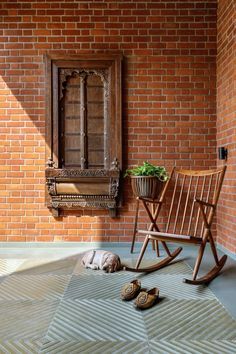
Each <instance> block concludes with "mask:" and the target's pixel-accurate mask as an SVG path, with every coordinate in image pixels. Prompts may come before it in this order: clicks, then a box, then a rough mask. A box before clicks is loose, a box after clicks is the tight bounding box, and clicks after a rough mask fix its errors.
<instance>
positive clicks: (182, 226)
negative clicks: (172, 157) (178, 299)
mask: <svg viewBox="0 0 236 354" xmlns="http://www.w3.org/2000/svg"><path fill="white" fill-rule="evenodd" d="M225 170H226V167H223V168H219V169H216V170H203V171H192V170H178V169H176V168H174V169H173V170H172V173H171V176H170V179H169V180H168V182H167V183H166V185H165V187H164V189H163V191H162V193H161V195H160V198H159V199H158V200H150V199H145V198H139V201H141V202H142V203H143V206H144V208H145V210H146V211H147V214H148V217H149V219H150V221H151V223H150V225H149V227H148V229H147V230H137V233H139V234H146V237H145V240H144V243H143V246H142V249H141V252H140V255H139V257H138V260H137V263H136V266H135V268H129V267H126V270H129V271H134V272H150V271H154V270H158V269H160V268H162V267H164V266H166V265H167V264H168V263H170V262H171V261H172V260H173V259H174V258H175V257H177V256H178V254H179V253H180V252H181V250H182V248H181V247H179V248H177V249H176V250H175V251H174V252H170V250H169V248H168V246H167V244H166V242H169V241H170V242H173V243H179V242H180V243H190V244H198V245H199V251H198V256H197V259H196V263H195V266H194V270H193V279H192V280H189V279H184V281H185V282H186V283H189V284H196V285H197V284H203V283H208V282H210V281H211V280H212V279H213V278H215V277H216V276H217V274H218V273H219V272H220V270H221V269H222V267H223V266H224V264H225V262H226V259H227V256H226V255H224V256H223V257H222V258H220V259H219V258H218V255H217V251H216V246H215V242H214V239H213V236H212V231H211V226H212V222H213V217H214V214H215V210H216V206H217V202H218V199H219V195H220V190H221V187H222V183H223V179H224V175H225ZM165 204H166V209H165V210H166V215H164V216H163V217H165V216H166V227H165V230H164V231H161V230H160V228H159V226H158V225H157V218H158V216H159V214H160V211H161V210H162V209H163V207H164V205H165ZM153 206H155V208H154V210H155V212H154V213H153ZM165 210H163V211H165ZM136 222H137V220H136ZM135 234H136V233H135ZM135 234H134V237H135ZM150 240H152V241H154V242H158V241H160V242H161V243H162V245H163V248H164V250H165V251H166V253H167V257H166V258H164V259H163V260H161V261H159V262H158V263H156V264H155V265H153V266H150V267H146V268H139V265H140V263H141V261H142V258H143V256H144V253H145V250H146V248H147V245H148V243H149V241H150ZM207 242H209V243H210V247H211V250H212V253H213V256H214V260H215V263H216V264H215V266H214V268H212V269H211V270H210V271H209V272H208V273H207V274H206V275H205V276H203V277H201V278H198V279H197V275H198V271H199V267H200V264H201V260H202V257H203V253H204V249H205V246H206V243H207ZM133 244H134V240H133Z"/></svg>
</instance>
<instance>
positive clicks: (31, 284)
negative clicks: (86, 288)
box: [0, 274, 70, 301]
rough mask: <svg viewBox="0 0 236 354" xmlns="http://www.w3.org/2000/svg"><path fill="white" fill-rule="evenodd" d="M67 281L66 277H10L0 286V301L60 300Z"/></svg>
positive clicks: (67, 277)
mask: <svg viewBox="0 0 236 354" xmlns="http://www.w3.org/2000/svg"><path fill="white" fill-rule="evenodd" d="M69 280H70V276H68V275H53V274H51V275H22V276H18V275H12V276H9V277H7V278H6V279H5V280H4V281H3V283H2V284H1V287H0V301H2V300H19V299H22V300H27V299H28V300H34V299H39V300H40V299H48V300H50V299H55V298H61V296H62V295H63V293H64V291H65V288H66V286H67V284H68V282H69Z"/></svg>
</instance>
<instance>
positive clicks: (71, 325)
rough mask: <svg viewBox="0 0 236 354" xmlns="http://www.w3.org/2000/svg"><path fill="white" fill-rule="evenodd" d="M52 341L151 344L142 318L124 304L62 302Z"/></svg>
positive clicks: (128, 305)
mask: <svg viewBox="0 0 236 354" xmlns="http://www.w3.org/2000/svg"><path fill="white" fill-rule="evenodd" d="M46 339H48V340H59V341H63V340H78V341H81V340H122V341H125V340H134V341H137V340H147V335H146V329H145V327H144V322H143V318H142V314H141V313H140V312H139V311H136V310H135V309H134V308H133V305H132V303H127V302H126V303H123V302H122V301H120V300H81V301H74V300H66V301H64V300H63V301H61V303H60V305H59V308H58V310H57V313H56V315H55V317H54V319H53V321H52V323H51V325H50V328H49V330H48V333H47V337H46Z"/></svg>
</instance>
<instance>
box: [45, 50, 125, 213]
mask: <svg viewBox="0 0 236 354" xmlns="http://www.w3.org/2000/svg"><path fill="white" fill-rule="evenodd" d="M121 63H122V56H121V55H117V54H93V55H91V54H90V55H79V56H78V55H77V56H72V57H67V56H66V57H65V56H48V55H47V56H45V64H46V108H47V112H46V159H47V168H46V171H45V175H46V185H47V192H46V204H47V206H48V208H49V209H51V210H52V212H53V214H54V215H55V216H58V215H59V213H60V211H61V210H64V209H80V208H86V209H91V208H93V209H108V210H109V211H110V214H111V216H114V215H115V214H116V208H117V206H118V205H119V195H120V190H119V189H120V171H121V169H122V125H121V120H122V113H121ZM86 75H98V76H100V77H101V80H102V82H103V84H104V165H103V166H100V167H99V168H88V166H87V165H86V158H85V155H86V151H85V148H84V150H83V146H82V145H83V144H82V145H81V151H80V154H81V160H80V163H79V165H80V166H76V167H66V166H64V165H63V159H62V155H63V154H62V152H61V150H60V143H61V142H62V140H61V137H62V136H63V132H62V131H61V128H60V127H61V124H62V123H61V121H62V120H61V114H63V112H61V111H63V109H62V105H61V102H62V100H63V95H64V92H63V90H64V91H65V90H66V85H67V82H68V80H70V78H71V77H76V76H78V77H79V78H80V79H81V85H83V76H86ZM81 87H82V86H81ZM82 95H83V93H82ZM80 109H81V112H80V119H81V121H83V118H84V116H83V114H84V113H83V110H84V108H83V106H82V105H80ZM83 134H85V133H84V131H83V130H81V140H80V142H81V141H82V139H83ZM84 146H85V145H84ZM91 186H92V188H91ZM87 187H88V188H87ZM78 190H79V192H78ZM80 190H82V192H80ZM73 191H76V193H75V192H73ZM87 191H88V192H87Z"/></svg>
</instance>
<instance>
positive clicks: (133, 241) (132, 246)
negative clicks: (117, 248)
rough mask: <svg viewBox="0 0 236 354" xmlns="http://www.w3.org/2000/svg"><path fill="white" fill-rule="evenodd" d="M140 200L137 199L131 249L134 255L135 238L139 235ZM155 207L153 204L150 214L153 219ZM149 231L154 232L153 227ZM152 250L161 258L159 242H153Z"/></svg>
mask: <svg viewBox="0 0 236 354" xmlns="http://www.w3.org/2000/svg"><path fill="white" fill-rule="evenodd" d="M140 199H141V198H139V197H136V211H135V219H134V229H133V239H132V244H131V249H130V253H133V251H134V243H135V238H136V234H137V231H138V229H137V225H138V217H139V208H140ZM155 211H156V208H155V205H154V204H152V205H151V210H149V212H150V213H151V215H152V217H154V215H155ZM149 229H150V230H149V231H152V230H153V227H152V226H151V225H150V227H149ZM152 249H153V250H156V254H157V257H160V250H159V244H158V241H154V240H153V242H152Z"/></svg>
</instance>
